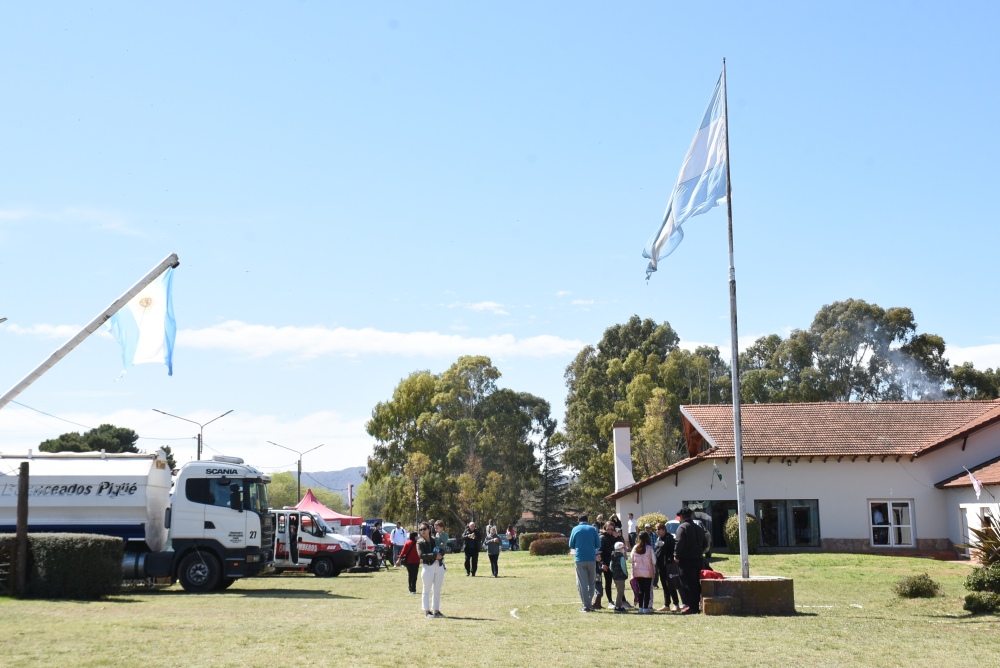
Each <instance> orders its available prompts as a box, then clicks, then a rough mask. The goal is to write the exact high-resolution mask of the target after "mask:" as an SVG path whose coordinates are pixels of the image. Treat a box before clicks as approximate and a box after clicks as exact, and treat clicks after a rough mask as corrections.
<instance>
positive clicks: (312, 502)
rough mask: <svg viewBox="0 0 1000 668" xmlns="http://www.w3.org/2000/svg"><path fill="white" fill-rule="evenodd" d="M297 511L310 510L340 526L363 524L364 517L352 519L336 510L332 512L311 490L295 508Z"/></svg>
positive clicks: (326, 520)
mask: <svg viewBox="0 0 1000 668" xmlns="http://www.w3.org/2000/svg"><path fill="white" fill-rule="evenodd" d="M294 508H295V510H308V511H309V512H311V513H316V514H317V515H319V516H320V517H322V518H323V521H324V522H336V523H337V524H339V525H340V526H351V525H355V524H363V523H364V521H365V520H364V518H363V517H351V516H350V515H341V514H340V513H338V512H337V511H335V510H330V509H329V508H327V507H326V506H324V505H323V504H322V503H320V502H319V499H317V498H316V495H315V494H313V492H312V490H311V489H307V490H306V494H305V496H303V497H302V500H301V501H299V502H298V504H297V505H295V506H294Z"/></svg>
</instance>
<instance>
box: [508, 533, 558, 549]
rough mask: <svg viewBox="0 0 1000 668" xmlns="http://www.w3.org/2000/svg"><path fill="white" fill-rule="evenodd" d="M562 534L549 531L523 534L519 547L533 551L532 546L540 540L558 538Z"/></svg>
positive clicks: (519, 540)
mask: <svg viewBox="0 0 1000 668" xmlns="http://www.w3.org/2000/svg"><path fill="white" fill-rule="evenodd" d="M560 535H561V534H558V533H551V532H548V531H536V532H535V533H522V534H521V535H520V536H519V537H518V540H517V544H518V547H520V548H521V549H522V550H529V549H531V544H532V543H533V542H535V541H536V540H538V539H539V538H558V537H559V536H560Z"/></svg>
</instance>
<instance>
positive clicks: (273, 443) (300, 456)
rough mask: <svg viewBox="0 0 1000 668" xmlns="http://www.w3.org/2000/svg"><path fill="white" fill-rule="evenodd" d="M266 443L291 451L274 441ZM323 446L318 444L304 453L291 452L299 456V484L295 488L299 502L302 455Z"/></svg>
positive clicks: (300, 498)
mask: <svg viewBox="0 0 1000 668" xmlns="http://www.w3.org/2000/svg"><path fill="white" fill-rule="evenodd" d="M268 443H270V444H271V445H276V446H278V447H279V448H284V449H285V450H292V449H291V448H289V447H288V446H285V445H282V444H281V443H275V442H274V441H268ZM324 445H325V444H324V443H320V444H319V445H317V446H316V447H315V448H309V449H308V450H306V451H305V452H299V451H298V450H292V452H294V453H295V454H297V455H298V456H299V482H298V486H297V487H296V498H297V499H298V500H299V501H301V500H302V455H304V454H306V453H308V452H312V451H313V450H316V449H318V448H322V447H323V446H324Z"/></svg>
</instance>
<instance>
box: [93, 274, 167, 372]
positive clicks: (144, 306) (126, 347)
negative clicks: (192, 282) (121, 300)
mask: <svg viewBox="0 0 1000 668" xmlns="http://www.w3.org/2000/svg"><path fill="white" fill-rule="evenodd" d="M173 279H174V268H173V267H169V268H168V269H167V270H166V271H165V272H163V273H162V274H160V275H159V276H158V277H157V278H156V279H155V280H154V281H153V282H152V283H150V284H149V285H147V286H146V287H144V288H143V289H142V291H141V292H140V293H139V294H137V295H136V296H135V297H133V298H132V300H131V301H130V302H129V303H128V304H126V305H125V306H123V307H122V308H121V310H119V311H118V312H117V313H115V314H114V315H113V316H111V319H110V320H108V330H109V331H110V332H111V334H112V336H114V337H115V339H117V340H118V343H119V344H120V345H121V347H122V361H123V362H124V364H125V370H124V371H122V374H124V373H125V371H128V370H129V369H130V368H131V367H132V365H133V364H150V363H158V362H162V363H164V364H166V365H167V375H168V376H172V375H174V364H173V355H174V338H175V337H176V336H177V323H176V322H175V321H174V304H173V300H172V296H171V286H172V284H173Z"/></svg>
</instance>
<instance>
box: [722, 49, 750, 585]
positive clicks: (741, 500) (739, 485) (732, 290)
mask: <svg viewBox="0 0 1000 668" xmlns="http://www.w3.org/2000/svg"><path fill="white" fill-rule="evenodd" d="M722 108H723V113H724V114H725V117H726V213H727V214H728V216H729V326H730V330H731V331H730V338H731V340H732V355H733V365H732V369H733V445H734V446H735V449H736V512H737V514H738V515H739V518H740V567H741V570H742V573H743V577H745V578H748V577H750V556H749V549H748V547H747V513H746V507H747V503H746V486H745V483H744V481H743V427H742V424H741V420H740V346H739V334H738V331H737V327H736V264H735V262H734V260H733V181H732V178H731V176H730V172H729V87H728V86H727V84H726V59H725V58H723V59H722Z"/></svg>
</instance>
